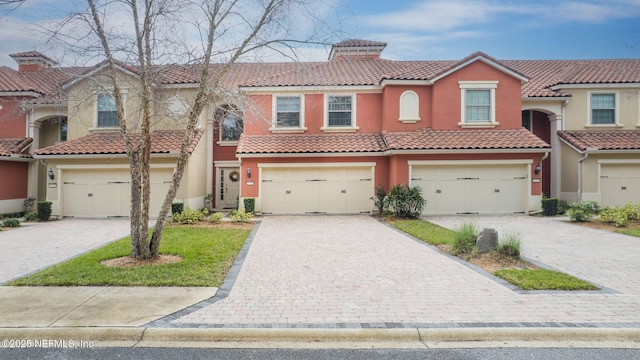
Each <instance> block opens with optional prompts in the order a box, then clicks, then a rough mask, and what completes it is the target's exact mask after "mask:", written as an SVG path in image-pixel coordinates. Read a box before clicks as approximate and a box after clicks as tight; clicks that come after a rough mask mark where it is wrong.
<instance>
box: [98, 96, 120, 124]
mask: <svg viewBox="0 0 640 360" xmlns="http://www.w3.org/2000/svg"><path fill="white" fill-rule="evenodd" d="M97 101H98V116H97V121H96V126H97V127H99V128H101V127H118V126H120V121H118V112H117V111H116V100H115V97H114V96H113V94H106V93H101V94H98V100H97Z"/></svg>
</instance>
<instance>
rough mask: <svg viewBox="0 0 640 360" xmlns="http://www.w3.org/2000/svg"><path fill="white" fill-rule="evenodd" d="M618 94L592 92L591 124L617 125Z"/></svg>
mask: <svg viewBox="0 0 640 360" xmlns="http://www.w3.org/2000/svg"><path fill="white" fill-rule="evenodd" d="M616 115H617V114H616V94H615V93H607V94H591V125H615V124H617V121H616Z"/></svg>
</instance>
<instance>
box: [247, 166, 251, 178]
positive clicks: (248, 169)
mask: <svg viewBox="0 0 640 360" xmlns="http://www.w3.org/2000/svg"><path fill="white" fill-rule="evenodd" d="M247 177H248V178H250V177H251V168H247Z"/></svg>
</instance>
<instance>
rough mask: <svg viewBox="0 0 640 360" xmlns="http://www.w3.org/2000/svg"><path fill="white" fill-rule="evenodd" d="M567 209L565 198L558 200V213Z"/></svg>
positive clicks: (561, 213)
mask: <svg viewBox="0 0 640 360" xmlns="http://www.w3.org/2000/svg"><path fill="white" fill-rule="evenodd" d="M567 211H569V204H567V202H566V201H565V200H558V214H557V215H564V214H566V213H567Z"/></svg>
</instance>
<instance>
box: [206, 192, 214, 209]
mask: <svg viewBox="0 0 640 360" xmlns="http://www.w3.org/2000/svg"><path fill="white" fill-rule="evenodd" d="M211 200H213V194H207V195H205V197H204V204H205V206H206V207H207V208H209V207H211Z"/></svg>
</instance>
